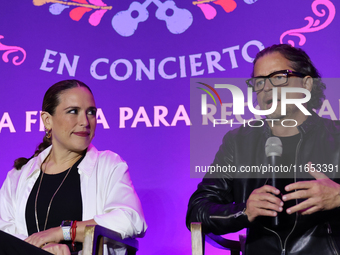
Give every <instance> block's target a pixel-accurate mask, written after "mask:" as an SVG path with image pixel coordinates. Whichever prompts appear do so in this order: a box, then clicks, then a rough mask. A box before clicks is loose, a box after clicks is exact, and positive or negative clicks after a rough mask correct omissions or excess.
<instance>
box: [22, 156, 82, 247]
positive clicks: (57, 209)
mask: <svg viewBox="0 0 340 255" xmlns="http://www.w3.org/2000/svg"><path fill="white" fill-rule="evenodd" d="M83 158H84V156H83V157H81V158H80V159H79V160H78V161H77V162H76V163H75V164H74V165H73V166H72V168H71V170H70V173H69V175H68V176H67V177H66V179H65V181H64V183H63V184H62V186H61V187H60V189H59V190H58V192H57V193H56V195H55V197H54V199H53V201H52V204H51V207H50V213H49V216H48V220H47V225H46V230H47V229H49V228H53V227H58V226H60V225H61V222H62V221H63V220H73V221H74V220H77V221H82V212H83V206H82V198H81V190H80V175H79V173H78V165H79V163H80V162H81V161H82V160H83ZM67 172H68V169H66V170H65V171H63V172H61V173H59V174H54V175H53V174H46V173H45V174H44V176H43V179H42V182H41V186H40V191H39V194H38V199H37V215H38V222H39V229H40V231H43V230H44V225H45V220H46V214H47V208H48V205H49V203H50V201H51V198H52V196H53V194H54V193H55V192H56V190H57V189H58V187H59V185H60V184H61V182H62V181H63V179H64V177H65V176H66V174H67ZM41 175H42V171H41V172H40V175H39V177H38V179H37V181H36V182H35V184H34V187H33V189H32V191H31V194H30V196H29V198H28V200H27V205H26V213H25V216H26V226H27V231H28V235H32V234H33V233H36V232H38V230H37V227H36V220H35V197H36V194H37V190H38V186H39V183H40V179H41ZM63 243H65V244H67V245H69V247H71V241H65V242H63ZM76 248H77V251H78V250H81V249H82V245H81V243H78V244H77V246H76ZM71 251H72V250H71Z"/></svg>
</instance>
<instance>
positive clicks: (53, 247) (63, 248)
mask: <svg viewBox="0 0 340 255" xmlns="http://www.w3.org/2000/svg"><path fill="white" fill-rule="evenodd" d="M42 249H43V250H45V251H48V252H50V253H52V254H55V255H71V252H70V250H69V248H68V247H67V245H66V244H58V243H49V244H46V245H44V246H43V247H42Z"/></svg>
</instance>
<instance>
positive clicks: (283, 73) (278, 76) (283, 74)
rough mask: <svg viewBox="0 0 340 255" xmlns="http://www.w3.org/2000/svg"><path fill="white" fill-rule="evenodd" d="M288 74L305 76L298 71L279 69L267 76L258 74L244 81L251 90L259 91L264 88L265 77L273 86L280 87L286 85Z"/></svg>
mask: <svg viewBox="0 0 340 255" xmlns="http://www.w3.org/2000/svg"><path fill="white" fill-rule="evenodd" d="M289 76H298V77H305V76H306V75H305V74H302V73H299V72H295V71H291V70H280V71H276V72H273V73H271V74H269V75H267V76H258V77H254V78H250V79H248V80H246V83H247V85H248V87H251V88H253V92H260V91H261V90H263V88H264V84H265V83H266V79H268V80H269V81H270V83H271V84H272V85H273V86H274V87H280V86H287V85H288V77H289Z"/></svg>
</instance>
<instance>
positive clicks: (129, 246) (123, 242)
mask: <svg viewBox="0 0 340 255" xmlns="http://www.w3.org/2000/svg"><path fill="white" fill-rule="evenodd" d="M104 243H105V244H106V245H109V246H110V247H111V248H114V249H122V248H123V249H126V251H127V253H126V254H128V255H135V254H136V252H137V251H138V241H137V240H136V239H133V238H125V239H122V237H121V235H120V234H119V233H117V232H115V231H112V230H110V229H107V228H104V227H102V226H99V225H96V226H86V228H85V239H84V243H83V253H82V254H83V255H102V254H103V244H104Z"/></svg>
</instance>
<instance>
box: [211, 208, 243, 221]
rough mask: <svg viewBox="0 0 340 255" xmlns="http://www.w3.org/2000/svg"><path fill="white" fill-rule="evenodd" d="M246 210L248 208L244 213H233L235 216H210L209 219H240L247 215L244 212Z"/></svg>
mask: <svg viewBox="0 0 340 255" xmlns="http://www.w3.org/2000/svg"><path fill="white" fill-rule="evenodd" d="M245 210H246V208H244V209H243V210H242V211H239V212H237V213H233V214H230V215H228V216H224V215H223V216H220V215H210V216H209V218H210V219H229V218H238V217H240V216H241V215H245V213H244V211H245Z"/></svg>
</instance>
